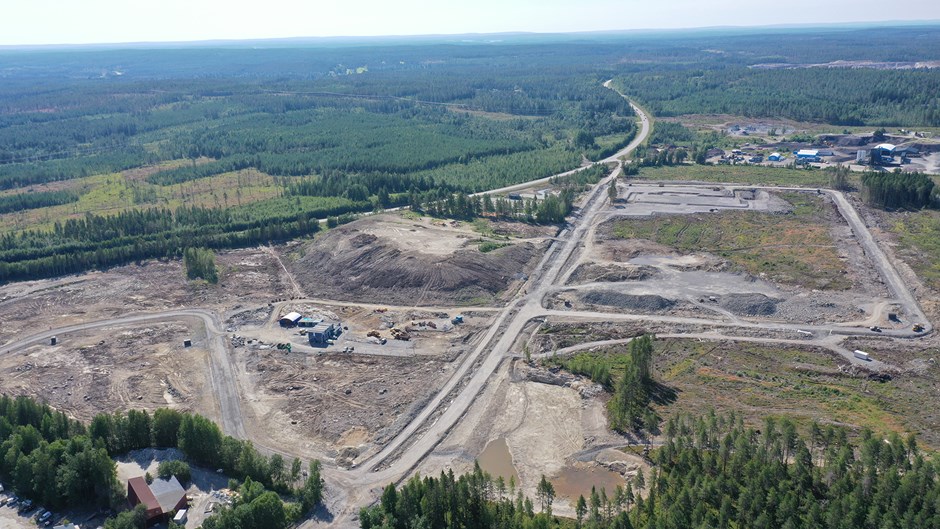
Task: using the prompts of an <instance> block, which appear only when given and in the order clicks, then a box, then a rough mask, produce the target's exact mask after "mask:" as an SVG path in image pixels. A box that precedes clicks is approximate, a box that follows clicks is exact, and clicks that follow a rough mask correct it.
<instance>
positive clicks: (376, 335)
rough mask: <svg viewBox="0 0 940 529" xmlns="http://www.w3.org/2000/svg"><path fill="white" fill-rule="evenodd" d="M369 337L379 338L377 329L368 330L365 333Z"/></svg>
mask: <svg viewBox="0 0 940 529" xmlns="http://www.w3.org/2000/svg"><path fill="white" fill-rule="evenodd" d="M366 336H368V337H369V338H379V331H369V332H367V333H366Z"/></svg>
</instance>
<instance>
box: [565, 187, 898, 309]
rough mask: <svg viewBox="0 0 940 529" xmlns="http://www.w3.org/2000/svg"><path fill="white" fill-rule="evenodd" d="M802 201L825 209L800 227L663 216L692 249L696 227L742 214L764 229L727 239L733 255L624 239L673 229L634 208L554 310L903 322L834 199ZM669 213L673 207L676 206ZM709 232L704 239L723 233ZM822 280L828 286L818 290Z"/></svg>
mask: <svg viewBox="0 0 940 529" xmlns="http://www.w3.org/2000/svg"><path fill="white" fill-rule="evenodd" d="M627 189H636V188H627ZM801 200H804V201H806V200H808V201H809V202H808V203H809V204H816V203H817V202H818V204H817V205H813V206H811V207H813V208H815V209H814V210H813V211H815V213H812V214H809V215H807V214H805V213H804V214H802V215H803V216H801V217H799V219H800V220H798V221H797V220H793V221H791V220H788V219H789V218H790V217H792V214H787V213H782V214H781V213H779V212H777V213H770V212H768V213H759V212H741V211H729V212H719V213H694V214H686V215H672V216H665V217H662V218H663V219H667V220H670V221H671V222H673V223H674V224H676V225H677V226H680V228H679V231H678V233H677V234H676V235H675V237H676V238H677V239H678V240H679V241H681V243H682V244H688V243H689V240H688V237H685V238H684V239H683V232H684V231H686V230H688V231H689V232H692V231H693V230H697V229H700V228H698V226H710V225H721V226H726V228H725V229H728V230H734V229H736V228H735V227H734V222H733V219H734V218H737V217H742V216H745V217H743V218H745V219H751V220H748V222H750V223H752V224H754V229H752V230H751V231H747V230H743V232H742V234H741V235H739V236H737V237H738V239H734V238H729V237H728V235H727V234H725V235H721V236H722V237H724V238H725V239H727V240H723V241H720V242H718V243H717V244H720V245H722V246H724V247H730V248H733V249H734V251H733V252H730V253H723V251H722V252H719V251H717V250H716V251H714V252H709V251H696V252H691V253H689V252H687V251H686V252H683V251H681V250H680V249H678V248H676V247H672V246H668V245H663V244H659V243H657V242H654V241H651V240H648V239H643V238H623V236H622V235H621V233H622V231H623V230H624V226H631V225H636V226H638V228H636V230H638V231H640V232H642V233H645V230H647V229H648V228H647V227H648V226H653V230H654V231H653V235H655V231H656V230H657V229H666V228H662V227H661V226H663V221H662V220H647V219H644V218H638V219H635V218H633V217H627V218H626V219H625V218H624V217H622V215H624V214H627V213H630V212H632V211H633V206H632V203H630V204H627V205H626V208H625V210H623V211H622V212H620V213H619V215H618V216H616V217H614V218H612V219H611V220H608V221H606V222H604V223H602V224H600V225H599V226H598V227H597V229H596V230H595V231H594V237H593V239H592V240H591V242H590V244H589V245H587V246H586V251H585V255H584V257H582V259H581V261H580V262H579V264H578V266H577V268H576V269H575V270H574V272H573V273H572V274H571V277H570V278H569V280H568V284H569V285H571V287H572V288H570V289H567V290H561V291H559V292H558V293H557V294H555V295H554V296H553V297H552V298H551V299H550V303H551V306H553V307H556V308H561V307H563V306H564V307H565V308H568V309H571V310H578V309H588V310H599V311H614V312H617V311H621V310H627V311H631V312H637V313H650V314H669V315H681V316H702V315H705V316H708V317H714V316H715V314H723V315H725V316H726V317H728V318H729V319H736V318H742V319H752V320H755V319H756V320H770V321H784V322H805V323H822V322H827V321H828V322H857V321H865V322H869V320H870V322H869V323H868V324H869V325H873V324H877V325H880V326H884V327H891V326H892V324H893V322H890V321H888V320H887V317H886V314H885V313H886V312H891V311H895V312H896V310H895V309H894V306H893V305H892V304H891V302H890V300H888V299H886V296H887V292H886V289H885V287H884V284H883V283H882V281H881V279H880V278H879V277H878V275H877V274H876V273H875V272H874V271H873V270H872V268H871V266H870V264H869V263H868V261H867V259H866V257H865V256H864V252H863V251H862V249H861V247H860V246H859V245H858V243H857V242H856V240H855V239H854V237H853V236H852V234H851V230H850V228H849V227H848V226H847V225H846V224H845V222H844V221H843V220H842V219H841V216H840V215H838V213H836V212H835V210H834V206H832V204H831V202H829V201H828V200H827V199H826V198H824V197H816V196H815V195H803V197H802V198H801ZM784 204H785V202H784ZM663 209H664V210H665V212H668V211H669V210H668V206H663ZM778 209H779V208H778ZM777 219H779V220H777ZM810 221H812V225H807V227H806V230H809V231H805V233H804V232H800V231H794V232H793V233H792V234H790V233H788V232H786V233H779V234H778V235H777V236H775V237H770V238H767V239H766V240H764V238H763V237H762V236H761V237H755V234H756V232H755V231H754V230H757V229H766V230H771V229H772V228H771V227H772V226H774V225H777V224H784V225H785V226H782V227H781V229H783V228H784V227H786V228H787V230H790V229H791V228H794V229H797V228H799V226H800V225H801V223H802V222H807V223H808V222H810ZM625 223H627V224H625ZM629 223H634V224H629ZM787 223H789V224H787ZM683 224H684V226H683ZM764 224H766V228H764V227H763V226H764ZM791 225H792V226H791ZM668 229H672V228H668ZM707 230H708V228H705V231H703V234H704V235H706V236H708V237H715V236H716V235H715V232H714V231H713V232H712V233H708V231H707ZM718 233H719V234H720V233H721V232H720V231H719V232H718ZM768 233H769V231H768ZM670 237H672V236H671V235H670V236H669V237H667V239H669V238H670ZM736 240H740V241H741V242H736ZM807 241H810V242H811V243H812V244H809V243H807ZM691 242H692V244H693V245H695V244H697V243H696V242H695V241H694V240H693V241H691ZM719 253H721V255H719ZM761 263H763V264H761ZM768 264H773V267H772V268H770V270H772V271H771V272H769V273H763V272H760V270H761V269H762V267H763V268H765V269H767V265H768ZM803 270H812V273H814V274H815V275H814V276H813V277H805V276H804V275H803V272H802V271H803ZM816 284H820V285H826V286H827V288H824V289H818V288H813V286H814V285H816ZM879 298H882V299H881V300H879ZM873 299H874V300H875V301H873Z"/></svg>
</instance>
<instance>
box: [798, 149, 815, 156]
mask: <svg viewBox="0 0 940 529" xmlns="http://www.w3.org/2000/svg"><path fill="white" fill-rule="evenodd" d="M796 157H797V158H818V157H819V150H817V149H800V150H798V151H796Z"/></svg>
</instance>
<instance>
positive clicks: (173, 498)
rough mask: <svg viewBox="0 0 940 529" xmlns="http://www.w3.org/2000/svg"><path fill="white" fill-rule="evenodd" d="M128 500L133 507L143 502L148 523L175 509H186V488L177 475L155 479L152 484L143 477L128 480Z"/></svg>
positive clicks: (165, 515)
mask: <svg viewBox="0 0 940 529" xmlns="http://www.w3.org/2000/svg"><path fill="white" fill-rule="evenodd" d="M127 501H128V503H130V505H131V507H135V506H137V505H139V504H143V505H144V506H145V507H146V508H147V523H148V524H150V523H151V522H153V521H155V520H159V519H161V518H164V517H167V518H168V517H169V515H170V514H171V513H173V511H176V510H179V509H185V508H186V505H187V501H186V490H185V489H183V486H182V485H180V482H179V480H177V479H176V476H170V479H155V480H153V482H152V483H151V484H149V485H148V484H147V481H146V480H145V479H144V478H143V477H136V478H131V479H129V480H127Z"/></svg>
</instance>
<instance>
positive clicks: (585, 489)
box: [552, 466, 626, 499]
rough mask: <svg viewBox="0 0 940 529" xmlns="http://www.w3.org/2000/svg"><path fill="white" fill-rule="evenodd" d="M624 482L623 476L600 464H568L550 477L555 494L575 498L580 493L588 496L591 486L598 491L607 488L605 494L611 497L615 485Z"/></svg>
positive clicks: (623, 483)
mask: <svg viewBox="0 0 940 529" xmlns="http://www.w3.org/2000/svg"><path fill="white" fill-rule="evenodd" d="M625 484H626V482H625V481H624V479H623V476H621V475H620V474H618V473H616V472H613V471H611V470H607V469H606V468H604V467H600V466H595V467H590V468H578V467H571V466H568V467H565V468H564V469H562V471H561V474H559V475H558V476H557V477H555V478H553V479H552V485H554V487H555V495H556V496H558V497H560V498H569V499H575V498H577V497H578V496H581V495H583V496H584V497H585V498H589V497H590V496H591V487H596V488H597V491H598V493H600V490H601V489H607V496H608V497H611V496H612V495H613V493H614V490H615V489H616V488H617V485H625Z"/></svg>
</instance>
